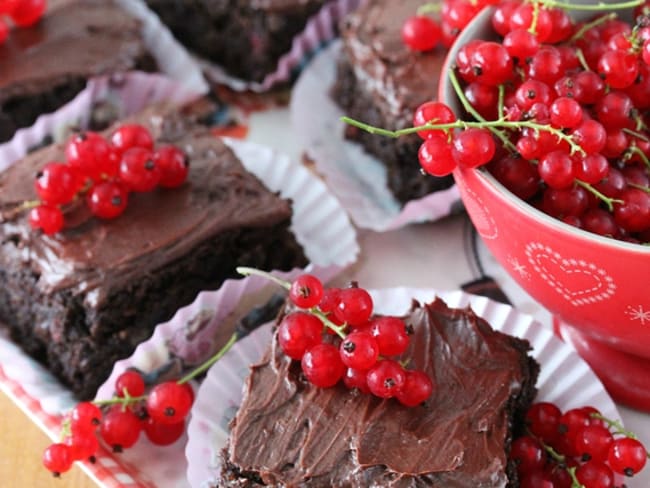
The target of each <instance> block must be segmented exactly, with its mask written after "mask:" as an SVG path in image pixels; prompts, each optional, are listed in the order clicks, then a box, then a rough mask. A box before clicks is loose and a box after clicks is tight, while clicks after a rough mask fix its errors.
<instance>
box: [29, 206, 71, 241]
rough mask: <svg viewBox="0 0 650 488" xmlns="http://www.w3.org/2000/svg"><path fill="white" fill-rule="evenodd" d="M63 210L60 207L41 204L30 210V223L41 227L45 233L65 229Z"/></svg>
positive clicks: (33, 226)
mask: <svg viewBox="0 0 650 488" xmlns="http://www.w3.org/2000/svg"><path fill="white" fill-rule="evenodd" d="M63 223H64V222H63V212H61V209H60V208H59V207H55V206H53V205H48V204H41V205H39V206H38V207H34V208H33V209H31V210H30V212H29V225H30V226H31V227H32V229H41V230H42V231H43V234H45V235H52V234H56V233H57V232H59V231H60V230H61V229H63Z"/></svg>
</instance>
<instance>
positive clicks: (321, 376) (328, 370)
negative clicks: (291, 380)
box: [301, 344, 346, 388]
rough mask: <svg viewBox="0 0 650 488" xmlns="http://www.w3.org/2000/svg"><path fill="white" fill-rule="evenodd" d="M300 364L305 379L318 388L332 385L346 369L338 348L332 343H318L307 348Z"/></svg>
mask: <svg viewBox="0 0 650 488" xmlns="http://www.w3.org/2000/svg"><path fill="white" fill-rule="evenodd" d="M301 366H302V372H303V373H304V374H305V377H306V378H307V380H308V381H309V382H310V383H311V384H313V385H314V386H318V387H320V388H329V387H331V386H334V385H335V384H337V383H338V382H339V380H340V379H341V378H342V377H343V375H344V374H345V371H346V368H345V366H344V365H343V362H342V361H341V355H340V354H339V350H338V348H337V347H336V346H333V345H332V344H318V345H316V346H314V347H312V348H311V349H309V350H307V352H305V355H304V356H303V357H302V361H301Z"/></svg>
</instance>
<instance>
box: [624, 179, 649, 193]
mask: <svg viewBox="0 0 650 488" xmlns="http://www.w3.org/2000/svg"><path fill="white" fill-rule="evenodd" d="M628 186H631V187H632V188H636V189H637V190H641V191H644V192H646V193H648V194H650V188H648V187H647V186H643V185H637V184H636V183H630V182H628Z"/></svg>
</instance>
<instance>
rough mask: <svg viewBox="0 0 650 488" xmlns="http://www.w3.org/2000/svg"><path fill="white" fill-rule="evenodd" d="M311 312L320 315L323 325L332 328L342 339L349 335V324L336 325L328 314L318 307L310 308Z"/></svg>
mask: <svg viewBox="0 0 650 488" xmlns="http://www.w3.org/2000/svg"><path fill="white" fill-rule="evenodd" d="M309 312H310V313H312V314H313V315H315V316H316V317H318V318H319V319H320V321H321V322H323V325H324V326H325V327H327V328H328V329H332V330H333V331H334V332H335V333H336V335H338V336H339V337H340V338H341V339H345V338H346V337H347V334H346V333H345V328H346V327H347V324H343V325H336V324H335V323H334V322H332V321H331V320H330V319H329V318H328V317H327V314H325V313H323V312H322V311H321V310H320V309H319V308H318V307H313V308H310V309H309Z"/></svg>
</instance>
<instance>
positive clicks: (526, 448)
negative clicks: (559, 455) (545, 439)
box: [510, 435, 546, 474]
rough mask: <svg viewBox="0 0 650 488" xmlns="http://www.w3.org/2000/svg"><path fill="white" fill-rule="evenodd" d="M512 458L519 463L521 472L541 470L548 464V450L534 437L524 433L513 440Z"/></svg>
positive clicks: (518, 466)
mask: <svg viewBox="0 0 650 488" xmlns="http://www.w3.org/2000/svg"><path fill="white" fill-rule="evenodd" d="M510 459H512V460H513V461H514V462H515V464H516V465H517V470H518V471H519V473H520V474H524V473H529V472H531V471H535V470H540V469H542V468H543V467H544V464H546V452H545V451H544V447H542V445H541V444H540V442H539V441H538V440H537V439H535V438H534V437H531V436H528V435H524V436H521V437H518V438H517V439H515V440H514V441H513V442H512V446H511V447H510Z"/></svg>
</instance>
